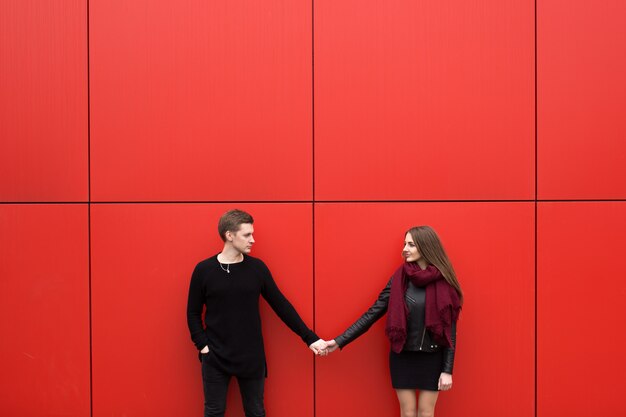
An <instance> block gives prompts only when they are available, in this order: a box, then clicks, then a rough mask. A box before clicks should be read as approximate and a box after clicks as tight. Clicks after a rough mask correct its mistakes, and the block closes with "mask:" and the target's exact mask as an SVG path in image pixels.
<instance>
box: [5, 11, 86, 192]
mask: <svg viewBox="0 0 626 417" xmlns="http://www.w3.org/2000/svg"><path fill="white" fill-rule="evenodd" d="M0 74H2V75H1V76H0V114H1V115H2V122H1V123H0V139H1V140H0V200H1V201H16V202H17V201H86V200H87V182H88V181H87V175H88V173H87V157H88V154H87V11H86V2H85V1H84V0H80V1H79V0H69V1H60V0H54V1H43V2H42V1H22V0H3V1H2V2H0Z"/></svg>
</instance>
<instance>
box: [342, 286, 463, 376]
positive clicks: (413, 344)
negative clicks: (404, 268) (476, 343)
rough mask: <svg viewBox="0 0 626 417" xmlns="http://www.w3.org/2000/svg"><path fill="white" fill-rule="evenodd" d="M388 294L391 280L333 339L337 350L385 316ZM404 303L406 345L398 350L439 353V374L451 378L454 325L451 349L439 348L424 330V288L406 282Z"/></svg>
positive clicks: (454, 324) (454, 325) (454, 340)
mask: <svg viewBox="0 0 626 417" xmlns="http://www.w3.org/2000/svg"><path fill="white" fill-rule="evenodd" d="M390 293H391V279H390V280H389V282H388V283H387V286H386V287H385V288H384V289H383V290H382V291H381V292H380V294H379V295H378V300H376V302H375V303H374V304H373V305H372V306H371V307H370V308H369V309H368V310H367V311H366V312H365V313H364V314H363V315H362V316H361V317H360V318H359V319H358V320H357V321H356V322H355V323H354V324H353V325H352V326H350V327H348V328H347V329H346V331H345V332H343V334H341V335H340V336H337V337H336V338H335V341H336V342H337V344H338V345H339V347H340V348H342V349H343V348H344V347H345V346H346V345H347V344H348V343H350V342H352V341H354V340H355V339H356V338H357V337H359V336H361V335H362V334H363V333H365V332H366V331H367V330H368V329H369V328H370V327H372V325H373V324H374V323H376V322H377V321H378V319H380V318H381V317H382V316H383V315H384V314H385V313H386V312H387V307H388V305H389V294H390ZM405 301H406V305H407V307H408V309H409V317H408V319H407V337H406V342H405V343H404V347H403V348H402V350H405V351H406V350H409V351H422V352H437V351H439V350H441V349H443V351H444V352H443V368H442V369H441V372H446V373H449V374H452V370H453V368H454V350H455V348H456V323H453V324H452V334H451V336H452V337H451V339H452V347H443V346H439V345H437V344H436V343H435V342H434V341H433V340H432V338H431V335H430V332H428V331H427V330H426V328H425V326H424V315H425V302H426V291H425V290H424V288H420V287H416V286H415V285H413V284H412V283H411V282H409V286H408V288H407V291H406V295H405Z"/></svg>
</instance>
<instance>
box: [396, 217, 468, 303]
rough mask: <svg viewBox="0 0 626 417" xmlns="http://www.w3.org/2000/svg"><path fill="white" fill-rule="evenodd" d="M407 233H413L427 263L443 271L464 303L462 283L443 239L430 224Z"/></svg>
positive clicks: (414, 240) (412, 235) (414, 228)
mask: <svg viewBox="0 0 626 417" xmlns="http://www.w3.org/2000/svg"><path fill="white" fill-rule="evenodd" d="M406 233H409V234H410V235H411V237H412V238H413V242H415V244H416V245H417V250H419V253H420V254H421V255H422V257H423V258H424V260H425V261H426V263H428V264H430V265H434V266H435V267H436V268H437V269H438V270H439V271H440V272H441V275H443V277H444V278H445V280H446V281H447V282H448V284H450V285H451V286H452V287H453V288H454V289H455V290H456V292H457V293H458V294H459V299H460V301H461V304H463V291H461V285H460V284H459V281H458V280H457V279H456V273H455V272H454V268H453V267H452V263H451V262H450V259H448V255H447V254H446V251H445V249H444V248H443V245H442V244H441V240H440V239H439V236H437V233H436V232H435V231H434V230H433V228H432V227H430V226H416V227H412V228H410V229H409V230H407V232H406ZM406 233H405V234H406Z"/></svg>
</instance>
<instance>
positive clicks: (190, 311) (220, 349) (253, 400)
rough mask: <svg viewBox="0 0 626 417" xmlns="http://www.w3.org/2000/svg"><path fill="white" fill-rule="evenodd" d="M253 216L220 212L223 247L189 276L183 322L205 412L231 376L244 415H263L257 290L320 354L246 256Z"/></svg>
mask: <svg viewBox="0 0 626 417" xmlns="http://www.w3.org/2000/svg"><path fill="white" fill-rule="evenodd" d="M253 222H254V220H253V219H252V216H251V215H250V214H248V213H246V212H244V211H241V210H231V211H228V212H226V213H224V215H222V217H221V218H220V220H219V223H218V231H219V234H220V236H221V238H222V240H223V241H224V248H223V249H222V251H221V252H220V253H219V254H218V255H216V256H213V257H211V258H209V259H206V260H204V261H202V262H200V263H199V264H198V265H197V266H196V268H195V269H194V271H193V274H192V276H191V284H190V286H189V298H188V302H187V325H188V326H189V331H190V332H191V339H192V340H193V342H194V344H195V345H196V347H197V348H198V350H199V351H200V353H199V355H200V358H201V361H202V380H203V384H204V416H205V417H218V416H224V412H225V410H226V392H227V390H228V383H229V381H230V378H231V376H235V377H237V381H238V383H239V389H240V391H241V398H242V401H243V408H244V411H245V414H246V416H247V417H261V416H265V407H264V404H263V392H264V384H265V377H266V376H267V370H266V366H265V350H264V346H263V336H262V334H261V317H260V315H259V296H260V295H262V296H263V298H265V300H266V301H267V302H268V304H269V305H270V307H272V309H273V310H274V311H275V312H276V314H277V315H278V317H280V319H281V320H282V321H283V322H284V323H285V324H286V325H287V326H289V328H290V329H291V330H292V331H293V332H294V333H296V334H298V335H299V336H300V337H301V338H302V340H303V341H304V342H305V343H306V344H307V345H308V346H309V348H310V349H311V350H312V351H313V352H315V354H326V343H325V342H324V341H323V340H322V339H320V338H319V337H318V336H317V335H316V334H315V333H314V332H313V331H312V330H311V329H309V328H308V327H307V326H306V325H305V324H304V322H303V321H302V319H301V318H300V316H299V315H298V313H297V312H296V310H295V309H294V308H293V306H292V305H291V303H290V302H289V301H288V300H287V299H286V298H285V296H284V295H283V294H282V293H281V292H280V290H279V289H278V287H277V286H276V283H275V282H274V280H273V278H272V274H271V273H270V271H269V269H268V268H267V266H265V264H264V263H263V261H261V260H260V259H256V258H253V257H251V256H248V254H249V253H250V250H251V249H252V245H253V244H254V237H253V234H254V228H253V226H252V224H253ZM203 306H206V314H205V319H204V324H205V326H203V324H202V310H203ZM205 327H206V329H205Z"/></svg>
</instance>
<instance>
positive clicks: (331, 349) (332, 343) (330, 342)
mask: <svg viewBox="0 0 626 417" xmlns="http://www.w3.org/2000/svg"><path fill="white" fill-rule="evenodd" d="M326 346H328V347H327V349H326V350H327V351H328V353H332V352H334V351H335V350H337V348H338V347H339V345H338V344H337V342H335V339H333V340H327V341H326Z"/></svg>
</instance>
